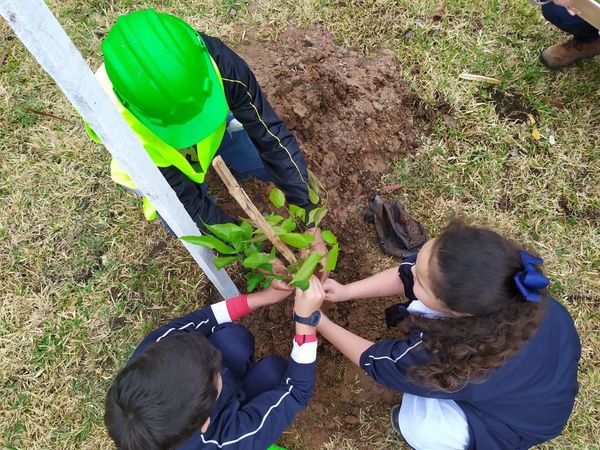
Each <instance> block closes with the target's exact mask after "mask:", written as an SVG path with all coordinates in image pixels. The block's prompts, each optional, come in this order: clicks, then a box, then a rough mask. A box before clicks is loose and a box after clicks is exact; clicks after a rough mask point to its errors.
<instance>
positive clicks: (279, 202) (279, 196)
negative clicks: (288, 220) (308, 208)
mask: <svg viewBox="0 0 600 450" xmlns="http://www.w3.org/2000/svg"><path fill="white" fill-rule="evenodd" d="M269 200H270V201H271V203H273V205H274V206H275V208H281V207H282V206H283V205H285V195H283V192H281V190H279V189H277V188H273V189H271V192H270V193H269Z"/></svg>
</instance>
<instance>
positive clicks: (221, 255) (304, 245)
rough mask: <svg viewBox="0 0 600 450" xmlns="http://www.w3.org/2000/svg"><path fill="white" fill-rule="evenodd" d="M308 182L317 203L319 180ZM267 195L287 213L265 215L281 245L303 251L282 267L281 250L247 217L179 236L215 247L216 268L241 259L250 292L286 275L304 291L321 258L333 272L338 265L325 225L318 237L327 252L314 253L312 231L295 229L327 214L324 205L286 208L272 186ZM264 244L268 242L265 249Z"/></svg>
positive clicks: (316, 222) (332, 237) (336, 251)
mask: <svg viewBox="0 0 600 450" xmlns="http://www.w3.org/2000/svg"><path fill="white" fill-rule="evenodd" d="M315 180H316V181H315ZM309 182H310V185H311V187H310V189H309V193H311V194H310V199H311V202H313V203H314V204H316V203H318V201H319V196H318V192H319V191H320V190H321V188H322V185H321V184H320V182H318V180H317V179H316V177H314V176H313V175H311V176H310V177H309ZM269 200H270V202H271V203H272V204H273V206H275V207H276V208H279V209H282V208H283V209H285V211H286V213H287V217H284V216H282V215H279V214H276V213H270V214H268V215H266V216H265V219H266V220H267V222H268V223H269V225H270V226H271V228H273V231H274V232H275V234H276V235H277V236H278V237H279V238H280V239H281V240H282V241H283V242H284V243H285V244H286V245H288V246H289V247H291V248H293V249H297V250H301V251H302V258H299V259H298V262H297V263H296V264H293V265H290V266H288V267H287V268H283V267H282V265H281V264H280V263H279V262H278V261H279V260H280V258H279V256H280V255H279V254H278V251H277V249H276V248H275V247H274V246H273V247H270V243H269V241H268V239H267V237H266V236H265V235H264V233H263V232H262V231H261V230H260V229H258V228H256V227H254V226H253V225H252V222H251V221H250V220H249V219H244V220H242V222H241V223H240V224H239V225H237V224H233V223H222V224H217V225H206V228H207V229H208V231H210V232H211V233H212V236H209V235H205V236H183V237H182V238H181V239H183V240H184V241H187V242H190V243H192V244H196V245H202V246H204V247H207V248H210V249H212V250H214V251H215V252H217V253H218V256H216V257H215V258H214V259H213V263H214V265H215V266H216V267H217V268H218V269H221V268H223V267H226V266H228V265H230V264H233V263H236V262H239V263H241V264H242V266H243V267H244V268H246V269H248V271H247V272H246V273H245V274H244V276H245V278H246V282H247V284H246V289H247V291H248V292H252V291H254V289H256V288H257V287H258V286H260V287H261V288H263V289H266V288H267V287H269V286H270V285H271V283H272V282H273V280H285V281H287V282H289V283H290V284H291V285H293V286H296V287H299V288H300V289H302V290H306V289H308V285H309V282H308V280H309V279H310V277H311V276H312V275H313V274H314V273H315V270H316V269H317V266H318V265H319V262H320V261H321V260H322V259H323V258H324V257H325V261H326V262H325V264H324V267H323V269H324V270H327V271H332V270H334V269H335V267H336V265H337V259H338V254H339V244H338V242H337V238H336V237H335V235H334V234H333V233H332V232H331V231H330V230H323V231H322V236H323V241H324V242H325V244H326V245H327V247H328V251H327V253H326V254H319V253H316V252H313V251H312V250H311V245H312V244H313V242H314V240H315V238H314V236H312V235H311V234H309V233H308V232H307V231H300V230H303V229H304V227H305V223H304V222H305V220H306V219H307V218H308V220H307V223H308V225H309V226H311V227H318V226H319V224H320V223H321V222H322V220H323V219H324V218H325V216H326V214H327V208H325V207H324V206H318V207H316V208H314V209H312V210H311V211H310V212H309V213H308V216H307V214H306V211H305V210H304V209H302V208H300V207H298V206H296V205H288V206H287V207H286V200H285V195H284V194H283V192H281V191H280V190H279V189H277V188H274V189H273V190H271V192H270V193H269ZM267 246H269V249H268V250H267V248H266V247H267Z"/></svg>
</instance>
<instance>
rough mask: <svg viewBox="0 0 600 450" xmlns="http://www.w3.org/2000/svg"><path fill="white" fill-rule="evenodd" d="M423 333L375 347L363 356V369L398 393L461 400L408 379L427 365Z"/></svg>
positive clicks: (379, 343) (451, 394)
mask: <svg viewBox="0 0 600 450" xmlns="http://www.w3.org/2000/svg"><path fill="white" fill-rule="evenodd" d="M425 339H426V338H424V337H423V333H422V332H418V331H412V332H411V333H410V335H409V337H408V339H406V340H393V339H389V340H385V341H380V342H377V343H375V344H373V345H372V346H371V347H369V348H368V349H367V350H365V352H364V353H363V354H362V355H361V357H360V367H361V368H362V369H363V370H364V371H365V372H366V373H367V375H369V376H370V377H371V378H373V379H374V380H375V381H376V382H378V383H379V384H382V385H384V386H386V387H388V388H391V389H394V390H396V391H401V392H405V393H409V394H413V395H420V396H423V397H430V398H447V399H459V398H462V397H463V395H462V394H463V393H464V392H463V391H460V392H458V393H448V392H442V391H438V390H435V389H430V388H427V387H425V386H422V385H418V384H416V383H414V382H412V381H411V380H410V378H409V377H408V370H409V369H410V368H411V367H413V366H415V365H420V364H424V363H427V361H428V360H429V356H428V354H427V352H426V351H425V348H424V342H425Z"/></svg>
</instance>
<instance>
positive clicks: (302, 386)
mask: <svg viewBox="0 0 600 450" xmlns="http://www.w3.org/2000/svg"><path fill="white" fill-rule="evenodd" d="M216 317H219V318H220V320H219V321H218V320H217V318H216ZM223 318H225V320H223ZM227 319H228V313H227V309H226V307H225V302H224V301H223V302H220V303H216V304H214V305H211V306H207V307H205V308H202V309H200V310H198V311H194V312H192V313H190V314H188V315H186V316H184V317H181V318H178V319H174V320H172V321H171V322H169V323H168V324H167V325H165V326H163V327H161V328H158V329H156V330H154V331H153V332H151V333H150V334H149V335H148V336H146V338H145V339H144V340H143V341H142V343H141V344H140V345H139V346H138V347H137V348H136V350H135V352H134V353H133V355H132V357H131V359H130V362H131V361H133V360H134V359H135V358H136V357H137V356H138V355H139V354H141V353H142V352H143V351H144V350H145V349H146V348H148V347H149V346H151V345H152V344H154V343H155V342H158V341H159V340H161V339H168V338H169V336H173V335H175V334H178V333H201V334H203V335H204V336H209V335H210V334H211V333H212V329H213V328H214V327H215V326H216V325H218V324H219V323H223V322H228V321H230V320H227ZM316 347H317V343H316V342H314V343H306V344H304V345H302V346H301V347H298V346H297V344H294V349H293V351H292V357H290V359H289V361H288V368H287V372H286V374H285V376H284V379H283V380H282V382H281V384H280V385H279V386H278V387H277V388H275V389H273V390H271V391H267V392H264V393H262V394H260V395H258V396H257V397H255V398H253V399H252V400H251V401H249V402H246V401H245V393H244V390H243V389H241V384H242V380H240V379H238V378H237V377H236V376H235V375H233V374H232V373H231V371H229V370H222V372H221V375H222V377H223V388H222V390H221V394H220V395H219V398H218V399H217V403H216V405H215V407H214V408H213V411H212V413H211V415H210V425H209V427H208V430H207V431H206V433H201V432H200V431H199V430H198V431H197V432H196V433H195V434H193V435H192V436H191V437H190V438H189V439H188V440H187V441H186V442H185V443H183V444H182V445H180V446H179V447H177V449H178V450H196V449H207V450H213V449H221V448H225V449H227V450H241V449H244V450H265V449H266V448H268V447H269V446H270V445H271V444H273V443H274V442H275V441H276V440H277V439H278V438H279V437H280V436H281V434H282V433H283V431H284V430H285V429H286V428H287V427H289V426H290V425H291V424H292V422H293V421H294V418H295V416H296V415H297V414H298V413H299V412H300V411H302V410H303V409H304V408H305V407H306V405H307V404H308V402H309V400H310V398H311V395H312V391H313V387H314V380H315V370H316V362H315V358H316ZM310 353H313V355H314V356H313V355H310ZM294 358H296V359H298V360H302V361H303V363H300V362H297V361H296V360H295V359H294ZM311 359H312V362H308V363H307V362H306V360H311Z"/></svg>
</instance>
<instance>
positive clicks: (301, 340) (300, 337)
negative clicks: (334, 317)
mask: <svg viewBox="0 0 600 450" xmlns="http://www.w3.org/2000/svg"><path fill="white" fill-rule="evenodd" d="M294 340H295V341H296V344H298V345H302V344H305V343H307V342H317V333H313V334H297V335H296V336H294Z"/></svg>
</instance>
